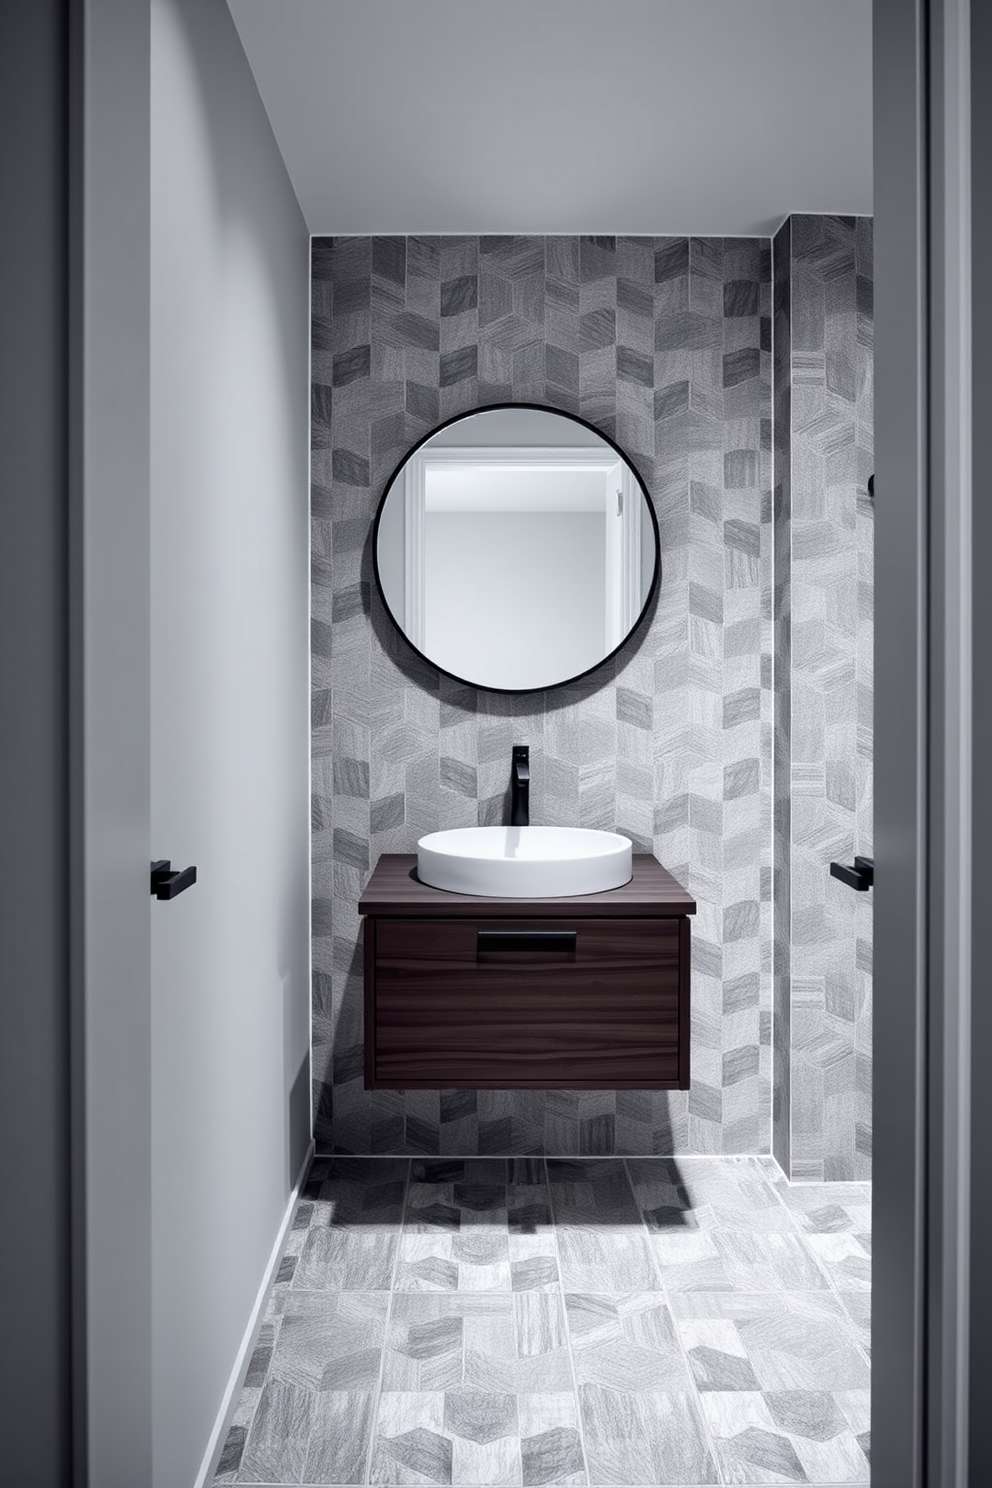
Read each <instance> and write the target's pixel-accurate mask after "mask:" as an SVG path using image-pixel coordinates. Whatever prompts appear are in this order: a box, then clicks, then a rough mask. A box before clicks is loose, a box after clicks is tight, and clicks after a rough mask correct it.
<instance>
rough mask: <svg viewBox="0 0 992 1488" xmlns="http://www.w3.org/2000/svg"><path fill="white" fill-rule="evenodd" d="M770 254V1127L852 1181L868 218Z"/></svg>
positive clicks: (864, 757) (863, 795) (868, 847)
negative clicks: (835, 873)
mask: <svg viewBox="0 0 992 1488" xmlns="http://www.w3.org/2000/svg"><path fill="white" fill-rule="evenodd" d="M774 256H775V270H776V274H777V275H778V280H779V282H778V285H777V286H776V321H775V334H776V338H777V345H776V366H775V397H776V419H777V428H776V436H777V437H776V465H777V468H776V471H775V484H776V518H775V520H776V534H775V554H776V560H775V561H776V576H775V587H776V616H775V630H776V648H777V649H776V676H777V692H778V698H777V702H778V705H779V707H778V715H777V719H776V741H775V748H776V765H777V786H776V802H775V809H776V832H775V849H776V964H777V969H778V970H779V971H780V972H782V974H781V975H779V976H777V978H776V987H775V1011H776V1020H775V1041H776V1050H775V1055H776V1058H775V1067H776V1071H779V1070H780V1069H781V1068H782V1067H784V1066H786V1065H787V1074H788V1093H787V1095H783V1091H781V1090H780V1091H779V1092H778V1094H779V1096H780V1099H779V1102H778V1104H777V1106H776V1110H775V1119H774V1137H773V1140H774V1150H775V1152H776V1155H777V1156H778V1157H779V1160H780V1161H782V1162H783V1166H784V1167H785V1168H786V1171H787V1172H789V1173H790V1175H791V1176H792V1177H793V1178H800V1179H803V1178H806V1179H826V1180H833V1179H859V1178H868V1177H870V1176H871V1070H872V1053H871V1027H872V1017H871V948H872V902H871V901H872V896H871V894H859V893H856V892H854V891H852V890H851V889H848V888H846V887H845V886H844V885H842V884H840V883H839V882H838V881H837V880H836V879H833V878H831V877H830V876H829V866H828V865H829V863H830V860H831V859H832V858H836V859H840V860H843V861H846V862H850V861H851V859H852V855H853V854H854V853H864V854H866V855H867V856H869V857H870V856H871V855H872V707H873V690H874V689H873V671H872V667H873V654H872V634H873V577H872V555H873V536H874V512H873V507H872V503H871V500H870V498H869V496H868V477H869V476H870V475H871V473H872V469H873V435H872V365H873V364H872V324H873V323H872V222H871V219H870V218H866V217H858V218H853V217H824V216H795V217H792V218H790V219H789V221H788V222H787V223H786V224H785V225H784V226H783V228H782V229H781V231H780V232H779V234H778V235H777V237H776V240H775V245H774ZM786 767H787V770H786ZM779 787H780V788H779ZM785 795H787V796H788V800H785V799H783V798H784V796H785Z"/></svg>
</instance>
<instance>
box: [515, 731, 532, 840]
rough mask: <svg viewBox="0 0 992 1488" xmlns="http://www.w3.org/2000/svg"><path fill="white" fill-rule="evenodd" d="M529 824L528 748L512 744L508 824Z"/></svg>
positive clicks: (524, 825)
mask: <svg viewBox="0 0 992 1488" xmlns="http://www.w3.org/2000/svg"><path fill="white" fill-rule="evenodd" d="M529 825H530V748H529V746H528V745H526V744H514V746H513V755H512V759H511V763H510V826H511V827H526V826H529Z"/></svg>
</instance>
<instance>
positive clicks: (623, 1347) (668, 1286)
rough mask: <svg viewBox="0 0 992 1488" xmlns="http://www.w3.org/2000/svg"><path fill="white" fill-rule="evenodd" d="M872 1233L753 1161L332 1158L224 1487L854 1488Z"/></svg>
mask: <svg viewBox="0 0 992 1488" xmlns="http://www.w3.org/2000/svg"><path fill="white" fill-rule="evenodd" d="M546 1171H547V1179H546V1176H545V1174H546ZM408 1174H409V1182H408V1181H407V1179H408ZM870 1218H871V1210H870V1190H869V1189H868V1188H867V1186H866V1185H863V1184H844V1185H837V1184H835V1185H831V1184H810V1185H792V1186H790V1185H788V1184H785V1183H784V1182H782V1181H780V1179H779V1178H778V1177H777V1176H776V1172H775V1170H774V1169H773V1168H772V1167H771V1166H770V1164H769V1162H768V1161H766V1160H763V1159H760V1158H745V1159H726V1160H723V1159H720V1160H710V1159H690V1158H684V1159H683V1158H679V1159H663V1158H642V1159H636V1160H630V1161H629V1162H628V1163H627V1165H626V1167H625V1165H624V1164H623V1163H622V1162H620V1161H618V1160H610V1159H591V1160H575V1161H571V1160H556V1161H552V1162H549V1164H548V1166H547V1170H545V1166H544V1163H543V1162H542V1161H540V1160H533V1159H520V1160H511V1161H507V1160H504V1159H471V1160H465V1161H463V1160H460V1159H451V1160H449V1159H417V1160H413V1161H412V1162H411V1163H410V1164H407V1162H406V1161H405V1160H404V1161H392V1160H390V1161H385V1162H384V1161H381V1160H380V1161H375V1160H368V1159H351V1158H348V1159H334V1160H333V1161H327V1162H325V1163H324V1164H323V1165H322V1166H321V1167H320V1168H319V1169H316V1170H315V1172H314V1174H313V1176H312V1180H311V1182H310V1183H309V1184H308V1188H307V1194H306V1197H305V1198H304V1200H303V1201H302V1202H301V1204H300V1206H299V1210H298V1213H297V1216H296V1223H295V1224H294V1228H293V1230H292V1231H291V1233H290V1235H289V1236H288V1238H287V1244H286V1249H285V1254H284V1257H283V1264H282V1266H281V1268H280V1275H281V1278H282V1279H281V1280H279V1281H278V1282H277V1284H276V1285H275V1287H274V1289H273V1292H272V1294H271V1296H270V1299H269V1302H268V1304H267V1307H266V1311H265V1318H264V1321H263V1324H262V1327H261V1329H260V1332H259V1337H258V1340H257V1344H256V1347H255V1349H254V1351H253V1354H252V1358H251V1360H250V1362H249V1367H248V1372H247V1376H246V1383H245V1388H244V1389H243V1391H242V1394H241V1397H240V1399H239V1402H238V1405H237V1408H236V1411H235V1413H234V1416H233V1418H232V1423H231V1427H230V1430H229V1433H228V1438H227V1440H226V1442H225V1445H224V1450H223V1453H222V1456H221V1460H220V1464H219V1466H218V1471H217V1475H216V1478H215V1482H217V1483H218V1484H220V1483H238V1484H241V1485H250V1484H259V1485H261V1484H266V1485H270V1488H282V1485H288V1484H289V1483H295V1484H300V1483H306V1484H310V1485H325V1488H330V1485H332V1484H333V1485H335V1488H359V1485H362V1484H363V1483H366V1482H371V1483H373V1484H380V1485H387V1484H389V1485H391V1484H421V1485H422V1484H428V1485H429V1484H444V1485H446V1488H469V1485H472V1488H478V1485H484V1484H491V1485H493V1488H496V1485H498V1484H505V1485H512V1488H524V1485H531V1484H544V1483H556V1484H565V1485H569V1484H575V1485H589V1484H591V1485H594V1488H608V1485H609V1488H612V1485H621V1484H623V1485H631V1488H633V1485H640V1484H645V1485H647V1484H656V1485H663V1484H679V1485H688V1484H697V1483H698V1484H704V1483H705V1484H715V1483H717V1482H719V1481H722V1482H724V1483H751V1484H762V1485H765V1484H769V1483H772V1482H779V1483H787V1482H808V1483H831V1484H837V1483H865V1482H867V1481H868V1472H869V1454H870V1408H869V1400H870V1397H869V1370H868V1365H867V1362H866V1359H867V1349H868V1345H869V1342H870V1322H871V1317H870V1301H871V1294H870V1290H869V1287H870V1254H871V1239H870ZM370 1279H371V1281H370ZM831 1283H832V1285H831ZM391 1288H392V1290H390V1289H391ZM367 1470H368V1476H367Z"/></svg>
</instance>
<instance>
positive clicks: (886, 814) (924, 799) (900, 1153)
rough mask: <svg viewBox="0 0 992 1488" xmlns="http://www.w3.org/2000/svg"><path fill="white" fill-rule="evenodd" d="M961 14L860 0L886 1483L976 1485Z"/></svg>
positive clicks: (967, 163)
mask: <svg viewBox="0 0 992 1488" xmlns="http://www.w3.org/2000/svg"><path fill="white" fill-rule="evenodd" d="M969 11H970V5H969V0H874V3H873V8H872V18H873V31H874V34H873V87H874V167H875V264H874V283H875V370H876V383H877V388H878V393H877V397H876V405H875V471H876V476H877V479H876V482H875V503H876V506H875V537H876V546H875V566H876V571H875V653H876V656H877V657H879V658H883V659H884V661H883V665H882V666H880V667H878V668H877V676H876V684H875V761H876V769H875V782H876V784H875V866H876V876H875V891H874V892H875V924H874V961H875V985H874V1069H873V1111H874V1175H875V1177H874V1185H873V1253H874V1282H873V1294H872V1315H873V1333H874V1350H873V1360H872V1482H873V1483H874V1484H876V1485H877V1488H923V1485H931V1488H952V1485H954V1488H957V1485H961V1488H963V1485H965V1484H966V1483H967V1482H968V1479H969V1472H971V1473H972V1481H973V1482H975V1483H977V1482H980V1481H983V1479H982V1477H981V1476H979V1475H978V1474H977V1463H978V1453H979V1452H982V1451H984V1453H985V1454H987V1453H988V1451H989V1448H988V1446H987V1445H984V1447H983V1446H981V1445H979V1444H980V1443H981V1436H980V1434H979V1433H978V1432H975V1433H970V1432H969V1420H968V1392H969V1371H970V1369H972V1368H973V1366H974V1363H975V1359H974V1358H971V1359H970V1358H969V1352H970V1351H973V1350H972V1341H973V1340H974V1339H977V1338H981V1337H982V1336H983V1334H984V1333H985V1332H987V1327H988V1323H989V1322H990V1321H992V1317H990V1314H989V1312H988V1311H987V1310H986V1311H984V1312H983V1316H982V1317H981V1319H978V1318H976V1316H975V1311H974V1307H973V1306H971V1305H970V1300H972V1299H969V1288H970V1282H971V1278H970V1274H969V1273H970V1267H969V1252H970V1246H971V1229H972V1224H973V1221H974V1214H973V1212H972V1190H973V1189H974V1192H975V1193H976V1194H978V1193H979V1192H980V1190H979V1187H978V1185H973V1184H972V1173H971V1171H970V1167H969V1164H970V1162H971V1161H972V1153H971V1145H970V1134H971V1126H972V1123H973V1120H974V1118H975V1115H976V1114H977V1111H978V1106H977V1103H976V1106H975V1110H974V1111H973V1110H972V1106H971V1100H972V1089H971V1078H970V1076H971V1054H970V1049H971V1039H970V1035H971V1019H972V1007H971V936H972V906H973V903H974V902H975V901H974V895H975V890H976V888H977V880H976V879H975V877H974V874H973V863H972V851H971V843H972V837H973V835H976V836H977V820H976V821H975V822H974V824H973V820H972V816H973V791H972V785H973V781H972V774H973V772H972V749H973V728H975V727H976V725H977V723H978V722H979V719H980V714H979V713H978V711H977V704H978V701H979V699H978V697H977V696H976V695H975V687H974V684H975V682H976V681H977V680H978V677H977V675H976V674H974V672H973V667H972V645H971V639H972V631H973V626H974V613H973V604H972V601H973V593H972V567H973V564H974V554H975V553H976V552H977V551H978V547H977V545H976V546H975V548H974V551H973V541H974V539H975V538H977V537H978V536H980V535H981V534H980V533H979V530H978V529H977V528H976V527H974V523H973V517H972V486H971V438H972V431H971V412H972V388H971V363H972V347H973V346H974V347H976V348H978V347H981V346H982V345H983V338H982V337H981V335H980V334H979V331H980V327H979V324H978V321H977V318H976V310H977V309H978V308H979V302H978V301H973V299H972V294H971V244H972V233H973V228H974V224H973V221H972V213H971V194H972V193H971V180H972V175H971V172H972V160H971V148H972V137H973V135H974V138H975V140H976V141H977V140H978V137H979V136H978V132H977V129H976V128H975V121H973V119H972V115H971V108H972V89H971V75H972V73H974V75H975V76H976V78H979V79H980V78H981V75H982V69H981V66H980V63H981V62H982V61H983V60H984V61H986V62H988V61H990V60H992V50H990V48H989V36H990V31H989V27H988V25H987V24H985V26H984V35H983V36H982V38H981V41H982V46H981V48H979V47H978V46H976V45H975V44H974V43H975V42H977V41H978V39H979V37H978V33H977V32H976V33H975V34H974V35H973V34H972V30H971V16H970V14H969ZM979 51H981V52H982V55H981V56H980V55H979ZM974 96H975V99H976V101H977V100H978V99H980V97H981V96H982V90H981V88H980V87H976V89H975V90H974ZM986 106H987V105H986ZM975 179H976V180H980V179H981V178H980V177H979V175H978V174H977V172H976V174H975ZM977 200H978V196H977V195H976V202H977ZM986 216H987V210H986ZM982 308H983V310H984V313H985V320H984V325H985V326H986V327H988V326H989V320H990V317H989V314H988V305H987V303H985V304H983V306H982ZM989 328H990V329H992V327H989ZM985 339H986V340H987V337H986V338H985ZM988 535H989V536H992V528H990V530H989V534H988ZM986 551H988V549H986ZM986 587H988V586H987V585H986ZM978 589H979V586H978V585H976V590H978ZM975 613H977V607H976V611H975ZM977 737H978V735H977V730H976V733H975V741H977ZM974 804H978V803H977V802H975V803H974ZM977 1129H978V1128H977V1126H976V1130H977ZM984 1301H985V1305H986V1308H987V1307H988V1305H989V1302H990V1301H992V1298H990V1297H989V1296H988V1295H986V1297H985V1298H984ZM969 1313H970V1316H969ZM972 1388H973V1389H974V1379H972ZM969 1436H970V1437H971V1440H970V1441H969ZM969 1455H970V1456H971V1462H970V1466H969Z"/></svg>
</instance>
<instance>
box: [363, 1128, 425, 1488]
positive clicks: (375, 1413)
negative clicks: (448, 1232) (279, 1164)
mask: <svg viewBox="0 0 992 1488" xmlns="http://www.w3.org/2000/svg"><path fill="white" fill-rule="evenodd" d="M394 1160H395V1159H394ZM412 1171H413V1159H412V1158H409V1157H408V1158H407V1160H406V1177H405V1178H404V1180H403V1207H402V1209H401V1210H400V1224H399V1232H398V1234H397V1236H396V1254H395V1256H394V1257H393V1270H392V1274H391V1276H390V1278H389V1304H388V1306H387V1307H386V1320H385V1322H384V1324H383V1332H382V1348H381V1349H380V1351H379V1378H378V1380H377V1381H376V1386H375V1394H374V1395H373V1397H372V1414H371V1416H370V1417H369V1444H368V1447H367V1449H366V1452H365V1473H364V1475H363V1477H362V1482H363V1483H368V1482H369V1481H370V1479H371V1476H372V1455H373V1452H374V1450H375V1441H376V1427H377V1426H378V1424H379V1403H380V1401H381V1400H382V1377H383V1374H384V1373H385V1370H386V1347H387V1345H388V1342H389V1325H390V1323H391V1322H392V1320H393V1299H394V1298H395V1296H396V1276H397V1273H398V1271H399V1265H400V1252H401V1250H402V1247H403V1230H404V1228H405V1226H406V1201H407V1196H408V1194H409V1192H410V1175H411V1173H412Z"/></svg>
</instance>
